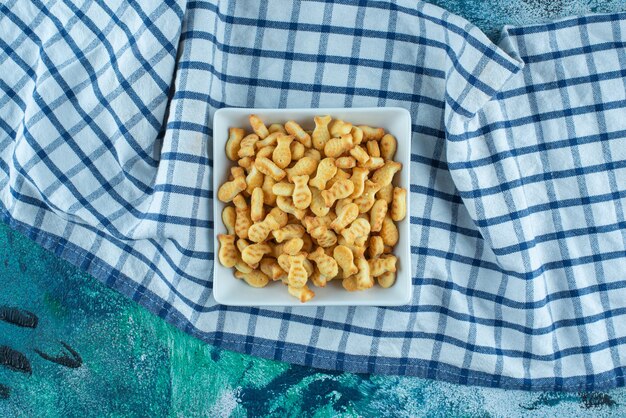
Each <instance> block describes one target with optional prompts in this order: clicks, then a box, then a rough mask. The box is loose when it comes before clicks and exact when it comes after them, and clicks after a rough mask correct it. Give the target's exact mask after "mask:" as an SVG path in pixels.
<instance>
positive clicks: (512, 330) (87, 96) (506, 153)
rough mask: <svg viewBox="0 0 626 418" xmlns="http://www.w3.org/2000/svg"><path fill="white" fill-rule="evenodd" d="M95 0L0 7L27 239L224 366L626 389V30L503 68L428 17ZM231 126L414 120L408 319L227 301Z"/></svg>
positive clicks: (1, 50)
mask: <svg viewBox="0 0 626 418" xmlns="http://www.w3.org/2000/svg"><path fill="white" fill-rule="evenodd" d="M82 3H83V4H81V6H80V7H79V6H77V5H75V4H74V3H72V2H71V1H70V0H56V1H54V0H53V1H51V2H43V1H41V0H32V1H25V0H8V1H5V2H2V3H1V4H0V144H1V145H0V193H1V195H0V196H1V203H2V205H1V208H2V211H1V212H2V215H3V219H4V220H5V221H6V222H8V223H9V224H10V225H11V226H12V227H14V228H16V229H18V230H20V231H22V232H24V233H25V234H27V235H28V236H29V237H31V238H32V239H34V240H35V241H37V242H38V243H40V244H41V245H43V246H44V247H46V248H48V249H50V250H52V251H53V252H54V253H55V254H57V255H58V256H60V257H62V258H64V259H67V260H69V261H70V262H72V263H74V264H76V265H77V266H79V267H80V268H82V269H84V270H85V271H88V272H89V273H91V274H92V275H93V276H95V277H97V278H99V279H100V280H102V281H103V282H104V283H106V284H107V285H109V286H111V287H113V288H115V289H117V290H119V291H120V292H122V293H123V294H125V295H127V296H128V297H130V298H132V299H133V300H135V301H137V302H139V303H140V304H142V305H143V306H145V307H147V308H148V309H150V310H151V311H152V312H154V313H156V314H157V315H159V316H161V317H163V318H165V319H166V320H167V321H169V322H171V323H173V324H175V325H176V326H178V327H180V328H182V329H183V330H185V331H186V332H189V333H191V334H193V335H195V336H197V337H199V338H201V339H203V340H205V341H207V342H209V343H211V344H215V345H217V346H220V347H224V348H228V349H232V350H237V351H241V352H245V353H249V354H253V355H258V356H263V357H269V358H273V359H278V360H284V361H289V362H293V363H299V364H305V365H309V366H316V367H323V368H330V369H338V370H348V371H354V372H374V373H393V374H401V375H417V376H424V377H430V378H438V379H443V380H447V381H451V382H459V383H466V384H478V385H486V386H500V387H508V388H524V389H568V390H576V389H599V388H608V387H613V386H618V385H623V384H624V375H623V373H624V366H625V365H626V320H625V319H626V317H625V314H626V256H625V249H626V217H625V215H624V211H625V210H626V208H625V206H626V199H625V195H626V49H625V43H624V42H625V41H626V15H620V14H614V15H594V16H588V17H583V18H575V19H566V20H562V21H558V22H555V23H551V24H547V25H540V26H529V27H523V28H513V27H508V28H505V30H504V31H503V37H502V41H501V44H500V48H498V47H496V46H495V45H493V44H492V43H490V41H489V40H488V39H487V38H486V37H485V36H484V35H483V34H482V33H481V32H480V31H479V30H478V29H476V28H475V27H473V26H472V25H470V24H468V23H467V22H466V21H464V20H463V19H461V18H459V17H456V16H453V15H450V14H449V13H447V12H446V11H444V10H441V9H439V8H437V7H434V6H431V5H429V4H426V3H415V2H410V1H399V2H398V3H387V2H383V1H368V2H367V4H365V3H364V2H363V4H361V5H360V6H356V5H354V4H352V3H351V2H348V1H345V0H335V1H331V2H322V1H317V0H309V1H302V2H295V3H294V4H293V5H290V4H289V3H290V2H284V1H263V2H257V1H252V0H250V1H237V2H234V1H233V2H220V3H219V4H217V5H216V4H215V3H214V2H210V1H205V0H195V1H189V2H187V3H185V2H184V1H183V0H166V1H163V2H154V1H147V0H145V1H144V0H131V1H121V0H120V1H117V0H116V1H109V0H107V1H104V0H95V1H94V0H87V1H86V2H82ZM225 106H247V107H270V108H271V107H343V106H346V107H351V106H354V107H359V106H402V107H405V108H407V109H409V110H410V112H411V115H412V116H413V137H412V156H411V157H412V163H411V164H412V166H411V173H412V179H411V182H412V185H411V199H412V201H411V202H412V203H411V207H412V213H411V225H412V226H411V233H412V237H411V245H412V247H411V248H412V254H413V257H412V259H411V264H412V273H413V278H414V279H413V280H414V285H415V295H414V299H413V301H412V303H411V304H410V305H409V306H405V307H400V308H375V307H360V308H347V307H346V308H314V307H302V308H291V309H281V308H276V309H274V308H262V309H260V308H239V307H225V306H219V305H217V304H216V303H215V301H214V300H213V299H212V297H211V283H212V275H211V271H212V263H213V261H212V260H213V258H214V249H213V248H212V239H211V236H212V227H213V214H212V213H211V212H210V207H211V199H212V191H211V190H210V186H209V185H210V184H211V182H210V177H211V166H212V156H211V155H210V148H211V147H210V145H211V137H212V132H211V128H210V126H211V122H212V115H213V113H214V112H215V110H216V109H218V108H221V107H225ZM355 297H358V295H355Z"/></svg>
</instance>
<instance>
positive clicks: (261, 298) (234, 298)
mask: <svg viewBox="0 0 626 418" xmlns="http://www.w3.org/2000/svg"><path fill="white" fill-rule="evenodd" d="M252 113H254V114H256V115H258V116H259V117H260V118H261V119H262V120H263V121H264V122H265V124H266V125H267V126H269V125H270V124H272V123H280V124H284V123H285V122H287V121H288V120H295V121H296V122H298V123H299V124H301V126H302V127H303V128H304V129H305V130H310V129H313V127H314V123H313V117H314V116H317V115H330V116H331V117H332V118H333V119H343V120H346V121H348V122H351V123H352V124H355V125H369V126H374V127H381V128H383V129H385V131H386V132H388V133H390V134H392V135H394V136H395V137H396V139H397V141H398V148H397V151H396V155H395V157H394V159H395V160H396V161H399V162H401V163H402V171H400V173H399V174H397V175H396V176H395V178H394V184H395V185H396V186H399V187H403V188H404V189H406V190H407V216H406V217H405V218H404V219H403V220H402V221H400V222H399V223H398V232H399V234H400V239H399V241H398V244H397V245H396V247H395V248H394V255H395V256H396V257H397V258H398V264H397V268H398V270H397V272H396V282H395V284H394V285H393V286H391V287H390V288H388V289H384V288H382V287H380V286H378V285H375V286H374V287H373V288H371V289H367V290H364V291H357V292H348V291H346V290H345V289H343V287H342V286H341V280H332V281H330V282H329V283H328V284H327V285H326V287H323V288H320V287H315V286H313V285H311V286H310V287H311V289H312V290H313V291H314V292H315V297H314V298H313V299H312V300H310V301H308V302H306V303H301V302H300V301H299V300H297V299H296V298H294V297H293V296H291V295H289V293H287V288H286V286H284V285H283V284H282V283H281V282H280V281H277V282H274V283H270V284H269V285H268V286H266V287H264V288H260V289H258V288H254V287H251V286H249V285H248V284H246V282H244V281H243V280H239V279H236V278H235V276H234V269H229V268H226V267H224V266H222V265H221V264H220V263H219V261H218V260H217V252H218V250H219V243H218V241H217V235H218V234H225V233H226V228H225V227H224V224H223V222H222V217H221V214H222V210H223V209H224V207H225V206H226V205H225V204H224V203H222V202H220V201H219V200H218V199H217V198H215V194H216V193H217V189H218V188H219V186H220V185H221V184H222V183H224V182H225V181H227V180H228V176H229V174H230V167H232V166H234V165H235V163H233V162H232V161H230V160H229V159H228V158H227V157H226V154H225V147H226V141H227V139H228V129H229V128H231V127H242V128H245V129H246V131H251V128H250V125H249V122H248V116H249V115H250V114H252ZM410 169H411V116H410V114H409V112H408V111H407V110H406V109H402V108H393V107H385V108H374V107H369V108H337V109H243V108H226V109H220V110H218V111H217V112H215V115H214V116H213V190H214V193H213V196H214V197H213V214H214V219H215V221H214V234H213V245H214V249H215V250H214V251H215V254H216V256H215V263H214V270H213V296H214V298H215V300H216V301H217V302H218V303H221V304H223V305H231V306H400V305H406V304H407V303H409V301H410V300H411V297H412V293H413V286H412V283H411V251H410V242H411V240H410V236H409V234H410V229H409V216H410V213H411V210H410V202H411V199H410V183H409V179H410Z"/></svg>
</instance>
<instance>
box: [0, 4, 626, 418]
mask: <svg viewBox="0 0 626 418" xmlns="http://www.w3.org/2000/svg"><path fill="white" fill-rule="evenodd" d="M434 3H436V4H438V5H440V6H442V7H444V8H446V9H448V10H450V11H451V12H453V13H456V14H459V15H461V16H463V17H465V18H466V19H468V20H469V21H470V22H473V23H474V24H476V25H477V26H479V27H480V28H481V29H483V31H485V33H487V35H489V36H490V37H491V38H492V39H494V40H497V38H498V33H499V30H500V28H501V27H502V26H503V25H505V24H512V25H523V24H530V23H538V22H542V21H545V20H549V19H553V18H558V17H563V16H570V15H576V14H583V13H589V12H613V11H625V10H626V2H625V1H624V0H523V1H521V0H518V1H515V0H491V1H480V0H438V1H435V2H434ZM0 277H2V282H1V283H2V290H1V291H0V417H4V416H6V417H14V416H53V417H54V416H59V417H66V416H82V417H87V416H177V417H179V416H180V417H183V416H185V417H187V416H210V417H221V416H234V417H253V416H254V417H257V416H276V417H284V416H288V417H303V416H316V417H326V416H338V417H353V416H376V417H384V416H389V417H402V416H446V417H447V416H464V417H466V416H467V417H469V416H480V417H485V416H494V417H495V416H497V417H516V416H529V415H533V416H559V417H564V416H590V415H596V416H625V415H626V389H616V390H613V391H609V392H606V393H598V392H594V393H528V392H516V391H505V390H497V389H485V388H475V387H464V386H455V385H451V384H447V383H441V382H436V381H430V380H424V379H418V378H412V377H397V376H369V375H356V374H350V373H336V372H327V371H320V370H316V369H311V368H306V367H300V366H292V365H289V364H286V363H280V362H276V361H269V360H263V359H258V358H254V357H250V356H247V355H243V354H237V353H232V352H229V351H225V350H221V349H217V348H214V347H211V346H209V345H207V344H204V343H202V342H200V341H199V340H196V339H194V338H192V337H190V336H188V335H186V334H184V333H183V332H181V331H179V330H177V329H175V328H174V327H172V326H170V325H168V324H166V323H165V322H163V321H162V320H160V319H159V318H157V317H155V316H153V315H152V314H150V313H148V312H147V311H146V310H144V309H143V308H141V307H139V306H138V305H136V304H135V303H133V302H131V301H129V300H127V299H125V298H124V297H122V296H120V295H119V294H117V293H115V292H114V291H112V290H110V289H108V288H106V287H105V286H104V285H102V284H101V283H100V282H98V281H97V280H95V279H94V278H92V277H90V276H88V275H86V274H84V273H82V272H81V271H79V270H78V269H76V268H75V267H73V266H71V265H70V264H68V263H66V262H64V261H62V260H60V259H58V258H56V257H55V256H54V255H52V254H50V253H48V252H46V251H45V250H43V249H41V248H39V247H38V246H36V245H35V244H34V243H33V242H31V241H30V240H28V239H27V238H25V237H24V236H22V235H20V234H18V233H16V232H13V231H11V230H10V229H9V228H8V227H6V226H0ZM15 308H19V310H18V309H15ZM29 312H32V313H33V314H34V315H36V317H35V316H33V315H31V314H29ZM19 325H21V326H19Z"/></svg>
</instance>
